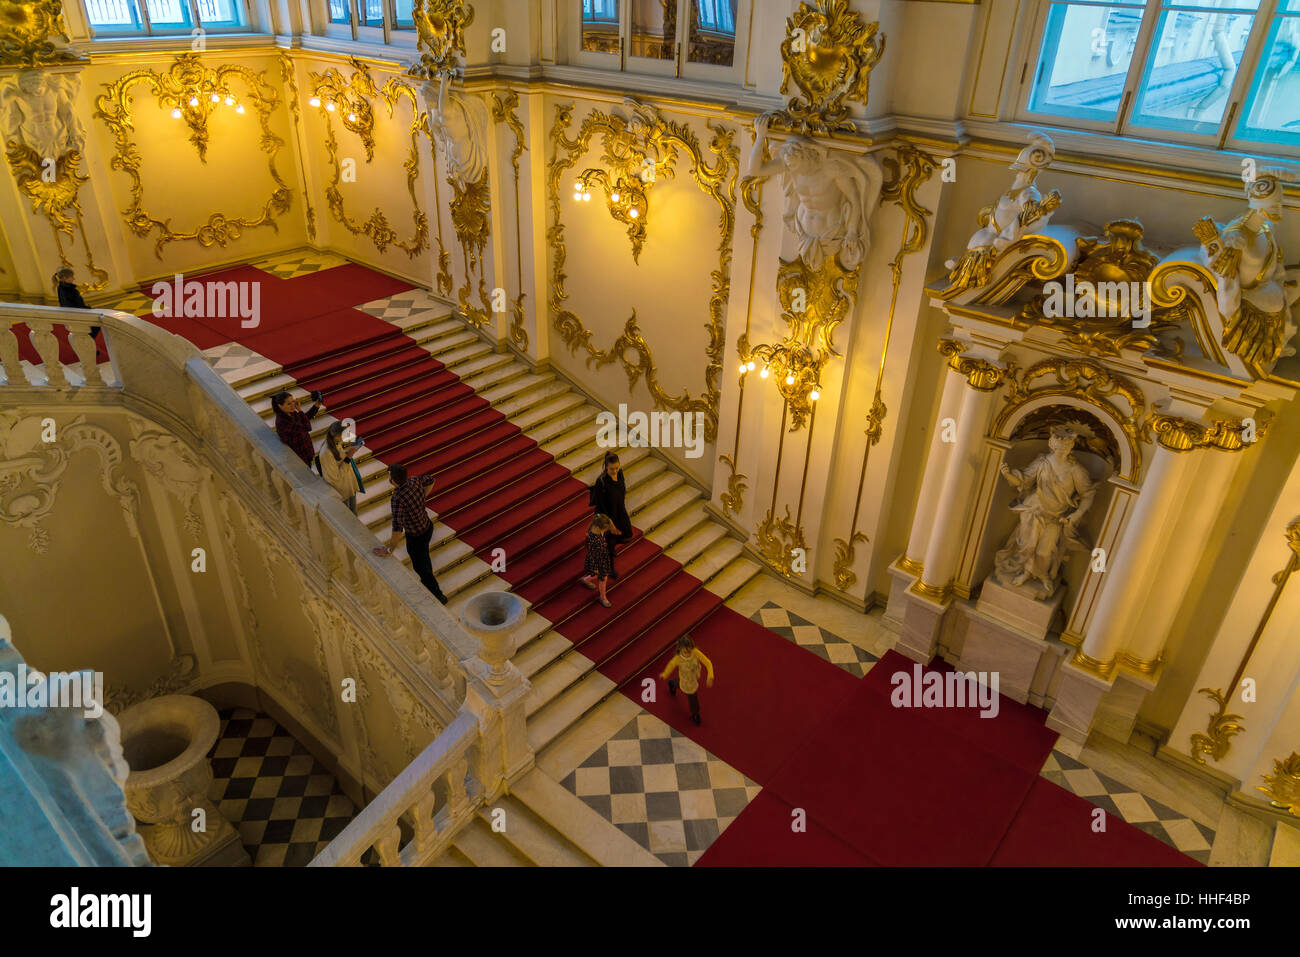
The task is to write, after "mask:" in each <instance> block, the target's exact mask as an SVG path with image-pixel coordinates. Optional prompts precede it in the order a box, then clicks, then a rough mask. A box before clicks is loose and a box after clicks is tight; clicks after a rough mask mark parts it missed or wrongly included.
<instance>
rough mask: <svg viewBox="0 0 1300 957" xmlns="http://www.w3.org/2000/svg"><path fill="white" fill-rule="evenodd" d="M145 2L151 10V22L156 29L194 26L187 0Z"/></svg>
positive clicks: (146, 0) (153, 0)
mask: <svg viewBox="0 0 1300 957" xmlns="http://www.w3.org/2000/svg"><path fill="white" fill-rule="evenodd" d="M145 3H146V4H147V5H148V10H149V24H150V26H152V27H153V28H154V29H155V30H156V29H158V28H160V27H161V28H163V29H174V28H177V27H184V28H186V29H188V28H189V27H191V26H193V23H192V22H191V20H190V5H189V3H188V2H187V0H145Z"/></svg>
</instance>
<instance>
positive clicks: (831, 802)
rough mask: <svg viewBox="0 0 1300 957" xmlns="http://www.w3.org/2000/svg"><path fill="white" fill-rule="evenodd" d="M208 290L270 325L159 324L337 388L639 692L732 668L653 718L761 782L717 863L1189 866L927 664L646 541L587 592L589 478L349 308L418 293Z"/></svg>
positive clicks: (351, 411)
mask: <svg viewBox="0 0 1300 957" xmlns="http://www.w3.org/2000/svg"><path fill="white" fill-rule="evenodd" d="M208 278H211V279H214V280H217V281H232V280H233V281H250V280H253V279H256V280H257V281H259V282H261V283H262V288H261V296H262V299H261V310H262V321H261V324H260V325H259V326H258V327H257V328H255V329H242V328H240V325H239V320H238V319H237V318H232V319H222V318H219V317H215V318H202V319H199V320H157V319H152V317H149V318H150V319H151V321H154V322H156V323H157V324H158V325H160V326H162V327H163V328H169V329H172V330H174V331H177V332H178V333H180V334H183V335H185V336H186V337H187V338H189V339H191V341H193V342H195V344H196V345H200V347H201V348H206V347H207V346H210V345H214V344H215V342H214V341H213V339H214V338H216V339H218V340H219V341H238V342H241V343H243V344H245V345H247V346H248V347H249V348H252V349H255V350H256V351H258V352H259V353H261V354H263V355H265V356H267V357H268V358H270V359H272V360H274V361H276V362H278V363H280V364H282V365H283V366H284V367H285V371H286V372H287V373H288V374H289V375H291V376H293V377H294V379H295V380H296V381H297V382H298V384H299V386H300V387H301V388H303V389H305V390H311V389H320V390H321V391H323V392H324V393H325V398H326V402H327V405H328V407H329V411H330V412H331V413H332V414H333V415H334V416H336V417H338V418H346V417H350V418H353V419H355V420H356V423H357V432H358V434H359V435H361V436H362V437H363V438H364V439H365V441H366V445H367V446H368V447H369V448H370V449H372V450H373V451H374V453H375V454H376V455H377V456H378V457H379V459H380V460H381V461H383V462H385V463H395V462H402V463H405V464H406V465H408V466H409V467H410V468H411V470H412V472H413V473H415V474H421V473H424V472H428V471H432V472H433V473H434V474H435V476H436V484H435V486H434V488H433V489H432V494H431V495H430V497H429V504H430V506H431V507H432V508H433V509H434V510H435V511H436V512H437V513H438V517H439V519H440V520H441V521H443V522H445V523H446V524H447V525H448V526H450V527H451V528H452V529H454V530H455V531H456V533H457V535H458V536H459V537H460V538H461V539H462V540H463V541H465V542H466V543H468V544H469V545H471V546H472V547H473V548H474V549H475V551H476V554H478V555H479V557H480V558H484V559H488V560H490V557H491V556H490V552H491V551H492V550H493V549H495V548H498V547H500V548H504V549H505V550H506V554H507V557H508V559H509V564H508V571H506V572H505V573H503V575H502V577H503V578H505V579H506V580H507V581H508V582H509V583H510V584H511V586H512V588H513V589H514V590H515V591H516V592H517V593H518V594H520V595H522V596H523V597H524V598H526V599H528V600H529V601H530V602H531V603H532V605H533V608H534V609H535V610H536V611H537V612H538V613H539V614H541V615H543V616H544V617H546V618H547V619H548V620H550V621H551V622H553V624H554V627H555V629H556V630H557V631H558V632H559V633H560V634H562V635H563V636H565V637H566V638H568V639H569V640H570V641H572V642H573V643H574V646H575V647H576V649H577V650H578V651H579V652H580V653H581V654H583V655H585V656H586V657H587V658H588V659H590V660H591V661H592V662H593V663H594V664H593V667H595V668H598V669H599V670H600V671H601V672H602V673H603V674H605V675H606V676H607V677H609V678H610V679H612V680H613V681H614V682H615V683H616V684H618V685H619V686H620V688H621V690H622V691H623V692H624V693H625V694H627V695H628V696H629V697H631V698H633V700H635V701H637V702H638V703H641V686H640V682H639V681H638V680H637V679H638V677H639V676H644V675H655V676H656V677H657V675H658V673H659V672H660V671H661V670H662V668H663V667H664V664H665V663H666V661H667V659H668V656H669V654H670V652H671V649H672V647H673V645H674V643H675V641H676V639H677V638H678V636H680V635H682V634H684V633H685V632H688V631H689V632H691V633H692V634H693V635H694V637H695V639H696V641H697V643H698V644H699V646H700V648H701V649H703V651H704V652H705V654H707V655H708V656H709V657H710V658H711V659H712V660H713V662H714V665H715V667H716V669H717V676H718V677H717V683H716V685H715V686H714V687H712V688H709V687H703V688H702V689H701V692H700V700H701V710H702V714H703V717H704V724H703V726H702V727H698V728H697V727H695V726H694V725H693V724H692V723H691V722H690V720H689V718H688V715H687V707H686V702H685V700H684V698H677V699H674V698H672V697H669V696H667V694H666V693H665V690H664V685H663V684H662V683H661V682H658V681H656V688H657V690H658V700H656V701H655V702H651V703H648V704H644V705H643V706H644V707H646V708H647V709H648V710H650V711H651V712H653V713H654V714H656V715H658V716H659V717H661V718H662V719H663V720H664V721H666V722H667V723H669V724H670V725H672V726H673V727H674V728H676V729H678V730H679V731H681V732H682V733H684V734H686V735H687V736H688V737H690V738H692V739H693V740H695V741H697V742H699V743H700V744H701V745H702V746H703V747H705V748H707V749H708V750H709V751H711V752H712V753H713V754H715V755H717V756H718V757H719V758H721V759H722V760H724V761H726V762H727V763H729V764H731V765H732V766H733V767H735V768H736V769H738V770H739V771H741V772H743V773H744V774H746V775H748V776H749V777H751V778H753V779H754V780H756V781H758V782H759V783H760V784H762V785H764V790H763V791H762V792H761V793H760V795H759V797H758V798H757V799H756V800H754V801H753V802H751V803H750V805H749V806H748V807H747V808H746V810H745V811H744V812H743V813H742V814H741V815H740V817H739V818H737V820H736V821H735V822H734V823H733V824H732V825H731V826H730V827H729V828H728V829H727V830H726V831H725V832H724V833H723V834H722V836H721V837H720V838H719V839H718V841H716V842H715V843H714V845H713V846H712V847H711V848H710V850H709V851H708V853H707V854H706V855H705V856H704V858H703V859H702V860H701V862H700V863H701V864H704V865H713V866H727V865H739V864H770V865H795V866H797V865H805V864H825V865H847V866H852V865H863V864H871V863H879V864H885V865H918V864H967V865H970V864H978V865H985V864H988V863H990V862H996V863H999V864H1021V863H1029V862H1034V863H1050V862H1058V861H1059V862H1065V861H1080V862H1090V861H1093V860H1096V861H1098V862H1102V861H1104V862H1106V863H1121V862H1122V863H1133V862H1142V863H1164V862H1167V861H1168V860H1169V859H1170V855H1174V856H1176V857H1178V858H1181V857H1182V855H1177V854H1176V852H1173V851H1170V850H1169V849H1168V848H1166V847H1165V845H1163V844H1160V843H1159V842H1158V841H1155V840H1154V839H1151V838H1149V837H1148V836H1147V835H1145V834H1143V833H1142V832H1140V831H1137V830H1136V829H1135V828H1131V827H1128V826H1127V825H1124V824H1123V822H1120V821H1115V822H1112V824H1111V828H1112V829H1111V831H1110V833H1109V834H1108V835H1107V838H1106V840H1105V841H1095V840H1094V841H1092V842H1091V843H1090V842H1089V841H1088V839H1087V838H1086V837H1082V836H1080V834H1079V833H1078V832H1077V830H1078V829H1076V828H1075V827H1074V825H1073V823H1072V822H1073V821H1075V820H1076V819H1078V818H1079V815H1080V813H1081V811H1083V810H1086V808H1088V807H1091V805H1087V803H1086V802H1079V801H1078V799H1074V798H1073V797H1072V796H1071V795H1068V794H1066V793H1065V792H1063V791H1061V789H1059V788H1056V786H1055V785H1052V784H1050V783H1049V782H1045V781H1041V780H1040V779H1039V778H1038V770H1039V768H1041V766H1042V764H1043V761H1044V759H1045V758H1046V755H1047V753H1048V751H1049V750H1050V748H1051V745H1052V742H1053V741H1054V740H1055V735H1054V734H1053V733H1051V732H1050V731H1048V730H1047V729H1046V728H1044V727H1043V724H1042V713H1041V712H1039V711H1037V710H1035V709H1033V708H1026V707H1023V706H1019V705H1016V704H1014V703H1013V702H1010V701H1008V700H1007V699H1005V698H1003V699H1001V701H1000V713H999V715H998V717H997V718H995V719H984V718H980V717H979V714H978V712H977V711H976V710H975V709H966V710H958V709H953V708H938V709H935V708H931V709H920V708H918V709H902V708H894V707H893V706H892V705H891V704H890V700H889V698H890V692H891V691H892V690H893V688H892V685H891V684H890V678H891V675H892V674H893V673H894V672H895V671H898V670H904V671H907V672H908V673H909V674H910V673H911V669H912V663H911V662H910V661H908V660H906V659H904V658H902V657H901V656H899V655H896V654H893V653H890V654H889V655H887V656H886V658H885V659H884V660H882V661H881V662H880V663H879V664H878V665H877V666H876V667H875V668H874V669H873V671H872V672H871V673H870V674H869V675H868V677H867V678H866V679H865V680H863V681H859V680H857V679H855V678H853V677H852V676H851V675H849V674H848V673H847V672H845V671H843V670H842V669H840V668H838V667H836V666H834V665H832V664H829V663H828V662H826V661H824V660H822V659H821V658H819V657H817V656H816V655H813V654H810V653H808V652H807V651H804V650H803V649H800V648H799V647H798V646H796V645H795V644H794V643H792V642H789V641H787V640H785V639H783V638H781V637H780V636H778V635H776V634H774V633H773V632H771V631H768V630H767V629H766V628H763V627H761V626H759V625H757V624H755V623H754V622H752V621H749V620H748V619H746V618H744V617H743V616H741V615H739V614H737V613H736V612H734V611H732V610H731V609H730V608H727V607H726V606H724V605H723V604H722V602H721V600H720V599H719V598H717V596H715V595H713V594H712V593H711V592H709V591H707V590H706V589H704V588H703V587H702V585H701V583H700V581H699V580H698V579H696V578H694V577H693V576H691V575H688V574H686V573H685V572H684V571H683V570H682V567H681V565H679V564H678V563H677V562H676V561H674V560H672V559H670V558H669V557H667V556H666V555H664V554H663V552H662V550H661V549H660V548H659V547H658V546H657V545H655V544H653V543H652V542H650V541H648V540H647V539H645V538H643V537H642V536H641V535H640V534H639V533H638V534H637V535H636V537H635V538H634V540H633V541H632V542H631V543H630V544H629V545H628V546H626V547H625V548H624V549H623V550H622V551H621V552H620V553H619V555H618V557H617V562H616V564H617V566H618V569H619V571H620V572H621V576H622V577H621V578H619V579H618V581H616V582H615V583H614V584H613V585H612V587H611V590H610V592H609V596H610V599H611V600H612V601H613V607H612V608H609V609H606V608H603V607H601V606H600V605H599V604H598V603H597V601H596V596H595V593H594V592H592V591H589V590H588V589H586V588H583V587H582V586H581V585H579V583H578V578H579V575H580V573H581V568H582V564H583V557H584V556H583V552H582V550H583V544H584V541H585V537H586V529H587V525H588V524H589V522H590V517H591V512H590V509H589V508H588V506H587V490H586V488H585V487H584V486H583V484H582V483H581V482H579V481H577V480H576V479H575V478H573V477H572V476H571V475H570V474H569V473H568V472H567V471H566V470H565V469H564V468H562V467H560V466H559V465H558V464H557V463H556V462H555V461H554V459H553V458H552V457H551V456H550V455H549V454H547V453H546V452H544V451H542V450H541V449H540V448H538V446H537V444H536V443H535V442H533V440H532V439H530V438H529V437H528V436H527V435H525V434H523V433H522V432H521V431H520V430H519V428H518V427H516V426H515V425H513V424H512V423H511V422H510V421H509V420H507V419H506V418H505V417H504V416H502V415H501V413H499V412H497V411H495V410H494V409H492V408H491V406H490V405H489V404H488V403H487V401H486V400H484V399H482V398H480V397H479V396H477V395H476V394H475V393H474V392H473V390H472V389H471V388H470V387H469V386H467V385H465V384H464V383H462V382H461V381H460V380H459V378H458V377H457V376H456V375H454V374H453V373H451V372H450V371H449V370H447V369H446V368H445V367H444V366H443V365H442V363H440V362H438V361H437V360H436V359H434V358H433V357H432V356H430V355H429V354H428V353H427V352H425V351H424V350H423V349H421V348H420V347H419V346H418V345H416V344H415V342H414V341H413V340H411V339H410V338H408V337H406V336H405V335H404V334H402V333H401V332H400V331H398V330H396V329H395V328H394V327H392V326H391V325H389V324H387V323H384V322H382V321H381V320H379V319H377V318H375V317H373V316H370V315H368V314H366V313H364V312H360V311H358V310H356V309H353V308H350V307H352V306H355V305H357V304H360V303H364V302H368V301H371V300H374V299H377V298H381V297H384V296H389V295H393V294H394V293H397V292H401V291H403V290H406V289H409V288H411V287H410V286H409V284H406V283H403V282H401V281H399V280H394V279H390V278H389V277H386V276H382V275H380V274H378V273H374V272H371V271H370V270H367V269H365V268H363V267H360V266H353V265H348V266H339V267H335V268H333V269H327V270H322V271H320V272H317V273H314V274H311V275H307V276H302V277H299V278H297V279H293V280H280V279H277V278H275V277H273V276H270V275H268V274H266V273H262V272H261V271H260V270H256V269H254V268H252V267H236V268H234V269H227V270H222V271H220V272H218V273H214V274H212V275H211V276H209V277H208ZM634 498H635V496H634ZM943 669H944V666H942V665H941V666H939V668H938V669H937V670H940V671H942V670H943ZM1054 792H1060V793H1059V794H1057V793H1054ZM1061 795H1065V797H1066V798H1070V800H1064V799H1063V798H1062V797H1061ZM1080 803H1081V804H1082V807H1081V806H1080ZM793 808H802V809H804V810H805V811H806V812H807V815H808V831H807V833H802V834H796V833H794V832H792V831H791V829H790V821H791V816H790V815H791V810H792V809H793ZM1058 832H1059V833H1058ZM1130 832H1131V833H1130ZM1087 833H1088V834H1090V833H1091V832H1090V831H1089V832H1087ZM1133 835H1137V837H1136V838H1135V837H1134V836H1133ZM1152 845H1154V846H1152ZM1107 855H1111V857H1110V858H1109V859H1108V858H1107ZM1187 860H1188V859H1185V858H1184V859H1183V861H1184V862H1186V861H1187Z"/></svg>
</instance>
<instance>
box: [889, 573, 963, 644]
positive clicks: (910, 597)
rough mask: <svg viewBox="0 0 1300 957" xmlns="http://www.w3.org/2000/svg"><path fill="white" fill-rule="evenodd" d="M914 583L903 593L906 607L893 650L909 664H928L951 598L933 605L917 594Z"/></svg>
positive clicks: (927, 599)
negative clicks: (910, 660)
mask: <svg viewBox="0 0 1300 957" xmlns="http://www.w3.org/2000/svg"><path fill="white" fill-rule="evenodd" d="M919 584H920V582H915V583H913V585H912V586H911V587H909V588H908V589H907V591H906V592H905V593H904V595H903V598H904V599H905V600H906V602H907V604H906V605H905V606H904V608H903V616H902V629H901V634H900V635H899V638H898V644H896V645H895V646H894V650H895V651H897V652H898V653H899V654H901V655H906V656H907V657H908V658H911V659H912V660H913V661H919V662H921V664H928V663H929V662H930V661H932V660H933V659H934V656H935V654H936V652H938V650H939V638H940V636H941V634H942V631H943V625H944V619H945V617H946V615H947V612H948V609H949V607H950V606H951V605H952V598H951V596H948V597H945V598H944V599H943V600H941V601H936V600H935V599H933V598H929V597H927V596H925V595H922V594H918V593H917V590H916V586H917V585H919Z"/></svg>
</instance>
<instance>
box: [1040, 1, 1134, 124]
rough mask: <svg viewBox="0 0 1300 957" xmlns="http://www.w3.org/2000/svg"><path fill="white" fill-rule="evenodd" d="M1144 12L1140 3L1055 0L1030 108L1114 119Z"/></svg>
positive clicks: (1087, 117) (1095, 118)
mask: <svg viewBox="0 0 1300 957" xmlns="http://www.w3.org/2000/svg"><path fill="white" fill-rule="evenodd" d="M1142 13H1143V8H1142V5H1139V4H1124V5H1113V6H1099V5H1093V4H1080V3H1054V4H1052V9H1051V11H1050V12H1049V13H1048V15H1047V28H1046V29H1045V30H1044V33H1043V46H1042V52H1041V53H1040V54H1039V57H1038V67H1037V72H1036V73H1035V75H1034V89H1033V92H1032V93H1031V94H1030V98H1029V108H1030V110H1032V111H1034V112H1036V113H1055V114H1056V115H1058V116H1074V117H1078V118H1079V119H1085V120H1099V121H1102V122H1106V121H1111V120H1114V119H1115V116H1116V114H1117V113H1118V112H1119V104H1120V100H1122V99H1123V97H1124V81H1125V79H1126V77H1127V76H1128V68H1129V63H1131V62H1132V60H1133V49H1134V47H1135V46H1136V45H1137V34H1138V28H1139V27H1140V26H1141V25H1142Z"/></svg>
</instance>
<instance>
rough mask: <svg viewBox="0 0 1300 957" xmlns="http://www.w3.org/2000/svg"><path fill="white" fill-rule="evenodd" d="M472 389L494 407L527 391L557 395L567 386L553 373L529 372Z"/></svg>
mask: <svg viewBox="0 0 1300 957" xmlns="http://www.w3.org/2000/svg"><path fill="white" fill-rule="evenodd" d="M474 391H475V392H477V393H478V394H479V395H480V396H482V397H483V398H484V399H486V400H487V401H488V402H490V403H491V404H492V405H493V406H494V407H496V408H500V407H501V404H502V403H504V402H507V401H509V400H510V399H514V398H518V397H520V396H522V395H525V394H527V393H532V392H534V391H542V392H545V393H547V394H548V395H557V394H559V393H561V392H568V391H569V388H568V386H566V385H565V384H564V383H563V382H561V381H560V380H559V379H557V378H556V377H555V376H554V375H534V374H533V373H531V372H529V373H525V374H524V375H520V376H515V377H513V378H510V379H506V380H504V381H503V382H499V383H493V384H492V385H490V386H488V387H487V388H486V389H475V390H474Z"/></svg>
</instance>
